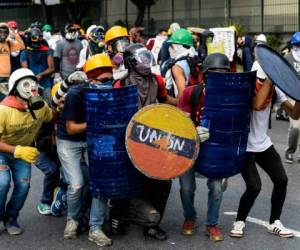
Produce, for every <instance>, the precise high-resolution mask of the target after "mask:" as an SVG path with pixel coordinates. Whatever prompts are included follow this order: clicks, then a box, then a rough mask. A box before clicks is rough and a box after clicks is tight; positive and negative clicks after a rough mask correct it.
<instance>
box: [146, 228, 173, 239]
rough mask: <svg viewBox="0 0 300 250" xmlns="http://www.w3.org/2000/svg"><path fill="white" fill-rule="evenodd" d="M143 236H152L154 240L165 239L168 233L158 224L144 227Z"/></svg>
mask: <svg viewBox="0 0 300 250" xmlns="http://www.w3.org/2000/svg"><path fill="white" fill-rule="evenodd" d="M144 236H146V237H150V238H153V239H155V240H166V239H167V238H168V235H167V233H166V232H165V231H163V230H162V229H161V228H160V227H159V226H152V227H145V229H144Z"/></svg>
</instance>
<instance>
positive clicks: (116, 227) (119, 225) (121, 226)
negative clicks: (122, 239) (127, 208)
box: [111, 218, 127, 235]
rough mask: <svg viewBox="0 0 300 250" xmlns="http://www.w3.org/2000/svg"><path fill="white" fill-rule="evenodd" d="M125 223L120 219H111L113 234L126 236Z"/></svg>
mask: <svg viewBox="0 0 300 250" xmlns="http://www.w3.org/2000/svg"><path fill="white" fill-rule="evenodd" d="M126 227H127V223H125V221H124V220H123V219H120V218H111V229H112V232H113V234H116V235H125V234H126Z"/></svg>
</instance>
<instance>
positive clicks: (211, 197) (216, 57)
mask: <svg viewBox="0 0 300 250" xmlns="http://www.w3.org/2000/svg"><path fill="white" fill-rule="evenodd" d="M208 70H210V71H216V72H228V71H229V70H230V62H229V59H228V58H227V56H225V55H223V54H220V53H213V54H211V55H209V56H207V57H206V59H205V60H204V62H203V73H204V74H205V77H204V78H205V79H206V80H207V72H208ZM204 84H205V83H204ZM195 95H196V96H195ZM192 98H194V99H195V100H196V101H194V103H193V101H192ZM204 102H205V90H204V85H202V84H201V85H194V86H191V87H187V88H185V89H184V91H183V94H182V95H181V97H180V98H179V103H178V107H179V108H180V109H181V110H183V111H185V112H186V113H188V114H189V115H190V117H191V119H192V120H193V122H194V124H195V125H196V126H197V131H198V133H199V136H200V140H201V142H204V141H206V140H207V139H208V138H209V131H208V130H207V129H206V128H203V127H200V126H201V114H202V111H203V106H204ZM200 147H201V146H200ZM216 157H218V156H217V155H216ZM222 181H223V180H222V179H211V178H208V179H207V187H208V189H209V192H208V199H207V200H208V202H207V218H206V221H205V225H206V233H207V235H208V236H209V237H210V239H211V240H213V241H221V240H223V236H222V233H221V229H220V228H219V227H218V224H219V213H220V212H219V210H220V206H221V203H222V197H223V191H224V187H223V185H222ZM179 182H180V197H181V203H182V206H183V210H184V217H185V221H184V223H183V226H182V234H183V235H193V233H194V229H195V227H196V218H197V212H196V209H195V207H194V196H195V190H196V181H195V169H194V168H192V169H190V170H189V171H188V172H186V173H185V174H184V175H182V176H180V177H179Z"/></svg>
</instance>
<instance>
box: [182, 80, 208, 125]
mask: <svg viewBox="0 0 300 250" xmlns="http://www.w3.org/2000/svg"><path fill="white" fill-rule="evenodd" d="M197 86H199V85H193V86H190V87H187V88H185V89H184V91H183V94H182V96H181V97H180V98H179V101H178V108H179V109H181V110H182V111H184V112H186V113H189V114H190V115H191V119H192V120H193V122H194V123H195V124H196V125H199V124H200V119H201V115H202V111H203V107H204V100H205V95H204V91H203V89H202V91H201V93H200V96H199V97H198V98H200V99H198V100H196V101H195V104H196V105H195V106H194V107H192V103H191V98H192V93H193V92H194V91H195V89H196V87H197Z"/></svg>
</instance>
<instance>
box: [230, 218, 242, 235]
mask: <svg viewBox="0 0 300 250" xmlns="http://www.w3.org/2000/svg"><path fill="white" fill-rule="evenodd" d="M244 227H245V222H244V221H241V220H239V221H235V222H233V226H232V229H231V231H230V233H229V236H230V237H234V238H242V237H243V236H244V232H243V229H244Z"/></svg>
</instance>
